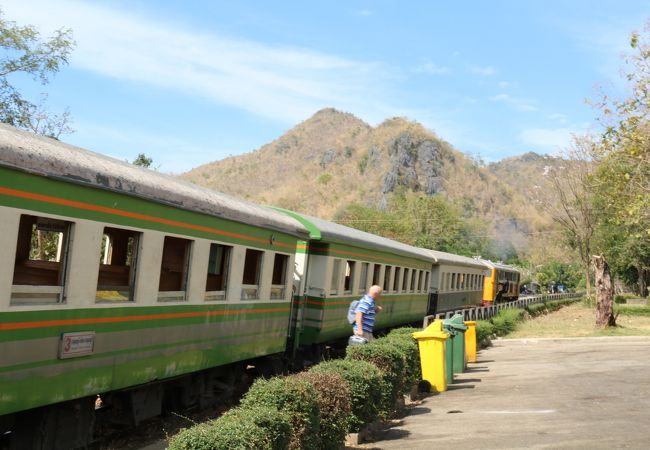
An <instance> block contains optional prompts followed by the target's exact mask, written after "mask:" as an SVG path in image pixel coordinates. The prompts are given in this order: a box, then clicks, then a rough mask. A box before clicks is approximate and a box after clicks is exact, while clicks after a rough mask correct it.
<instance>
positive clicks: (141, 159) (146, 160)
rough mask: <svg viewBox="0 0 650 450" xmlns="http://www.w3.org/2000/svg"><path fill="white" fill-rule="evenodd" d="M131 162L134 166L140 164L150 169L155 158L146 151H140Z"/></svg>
mask: <svg viewBox="0 0 650 450" xmlns="http://www.w3.org/2000/svg"><path fill="white" fill-rule="evenodd" d="M131 164H133V165H134V166H140V167H144V168H146V169H149V168H150V167H151V164H153V158H150V157H148V156H147V155H145V154H144V153H138V156H137V157H136V158H135V159H134V160H133V162H132V163H131Z"/></svg>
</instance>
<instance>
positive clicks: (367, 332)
mask: <svg viewBox="0 0 650 450" xmlns="http://www.w3.org/2000/svg"><path fill="white" fill-rule="evenodd" d="M380 296H381V287H380V286H377V285H374V286H371V287H370V289H368V293H367V294H366V295H364V296H363V298H362V299H361V300H360V301H359V304H358V305H357V310H356V315H355V321H354V326H353V330H354V334H355V336H361V337H364V338H366V340H367V341H368V342H370V341H372V340H373V339H374V336H373V335H372V330H373V328H374V326H375V314H376V313H377V311H381V306H379V305H377V304H376V301H377V299H379V297H380Z"/></svg>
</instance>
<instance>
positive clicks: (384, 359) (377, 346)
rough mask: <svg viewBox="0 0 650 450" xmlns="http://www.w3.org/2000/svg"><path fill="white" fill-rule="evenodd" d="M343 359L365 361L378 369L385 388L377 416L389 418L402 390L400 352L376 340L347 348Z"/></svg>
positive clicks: (401, 357) (402, 364) (387, 342)
mask: <svg viewBox="0 0 650 450" xmlns="http://www.w3.org/2000/svg"><path fill="white" fill-rule="evenodd" d="M345 358H346V359H348V360H357V361H367V362H369V363H371V364H374V365H375V366H376V367H377V368H378V369H379V372H380V373H381V375H382V379H383V380H384V383H385V386H386V387H387V389H385V390H384V391H383V395H382V402H381V406H380V408H379V415H380V416H381V417H384V418H386V417H388V416H390V414H391V413H392V412H393V409H394V407H395V402H396V401H397V398H398V396H400V395H401V393H402V392H403V390H404V384H405V383H404V381H405V380H404V374H405V366H406V362H405V358H404V356H403V354H402V352H401V351H400V350H399V349H398V348H397V347H396V346H394V345H391V343H390V342H389V341H387V340H386V339H376V340H374V341H372V342H370V343H368V344H366V345H353V346H350V347H348V349H347V355H346V357H345Z"/></svg>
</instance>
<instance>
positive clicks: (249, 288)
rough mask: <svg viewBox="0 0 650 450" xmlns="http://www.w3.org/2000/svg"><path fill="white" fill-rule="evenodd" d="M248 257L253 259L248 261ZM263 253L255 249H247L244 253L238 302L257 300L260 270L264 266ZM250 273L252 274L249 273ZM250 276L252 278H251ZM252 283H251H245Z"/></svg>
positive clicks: (260, 276)
mask: <svg viewBox="0 0 650 450" xmlns="http://www.w3.org/2000/svg"><path fill="white" fill-rule="evenodd" d="M249 255H250V256H251V258H253V257H254V258H255V259H254V260H253V259H249ZM264 257H265V252H264V251H263V250H258V249H256V248H249V247H247V248H246V249H245V251H244V268H243V271H242V280H241V295H240V300H259V299H260V285H261V278H262V268H263V265H264ZM251 271H252V273H250V272H251ZM251 275H252V276H251ZM246 281H253V283H246Z"/></svg>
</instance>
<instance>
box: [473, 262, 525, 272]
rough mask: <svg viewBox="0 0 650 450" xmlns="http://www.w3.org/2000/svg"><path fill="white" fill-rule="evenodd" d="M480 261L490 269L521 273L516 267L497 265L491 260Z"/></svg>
mask: <svg viewBox="0 0 650 450" xmlns="http://www.w3.org/2000/svg"><path fill="white" fill-rule="evenodd" d="M480 261H481V262H482V263H483V264H485V265H486V266H487V267H489V268H490V269H499V270H503V271H505V272H517V273H518V272H519V269H517V268H516V267H514V266H509V265H507V264H503V263H497V262H494V261H490V260H489V259H481V260H480Z"/></svg>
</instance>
